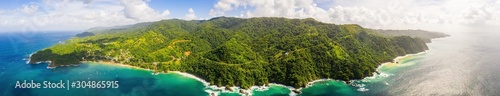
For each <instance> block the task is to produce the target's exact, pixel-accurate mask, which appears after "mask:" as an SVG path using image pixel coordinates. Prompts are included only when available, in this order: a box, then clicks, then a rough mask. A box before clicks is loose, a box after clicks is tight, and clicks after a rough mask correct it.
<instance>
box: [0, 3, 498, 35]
mask: <svg viewBox="0 0 500 96" xmlns="http://www.w3.org/2000/svg"><path fill="white" fill-rule="evenodd" d="M218 16H227V17H239V18H252V17H286V18H314V19H316V20H318V21H321V22H325V23H334V24H353V23H354V24H359V25H361V26H363V27H367V28H374V29H428V30H438V29H443V28H442V27H443V26H459V27H462V26H468V27H477V26H493V27H495V26H500V0H4V1H0V32H14V31H67V30H68V31H69V30H71V31H83V30H86V29H89V28H92V27H103V26H116V25H128V24H135V23H140V22H152V21H159V20H164V19H172V18H178V19H185V20H206V19H210V18H213V17H218ZM456 28H458V27H456Z"/></svg>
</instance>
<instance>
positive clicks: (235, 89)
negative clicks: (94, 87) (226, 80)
mask: <svg viewBox="0 0 500 96" xmlns="http://www.w3.org/2000/svg"><path fill="white" fill-rule="evenodd" d="M425 53H427V50H425V51H423V52H419V53H415V54H406V55H404V56H398V57H396V58H394V59H393V61H391V62H385V63H382V64H380V65H379V66H378V67H377V68H376V72H374V75H372V76H369V77H364V78H363V79H367V78H375V77H376V76H378V75H387V74H383V73H381V72H380V68H382V67H384V66H387V65H388V64H390V63H394V62H398V61H399V60H400V59H402V58H406V57H409V56H414V55H420V54H425ZM30 58H31V56H30ZM27 61H30V59H28V60H27ZM46 62H47V61H46ZM83 63H88V64H105V65H111V66H119V67H126V68H132V69H138V70H145V71H153V70H151V69H146V68H141V67H137V66H132V65H127V64H122V63H114V62H103V61H101V62H95V61H80V64H83ZM67 66H78V64H70V65H60V66H54V67H50V63H49V65H48V67H47V68H48V69H54V68H57V67H67ZM378 73H380V74H378ZM157 74H178V75H181V76H183V77H187V78H191V79H195V80H197V81H199V82H201V83H202V84H203V85H204V86H205V92H207V93H208V95H210V96H218V95H220V93H221V92H224V93H238V94H240V95H252V93H253V91H254V90H257V91H265V90H268V89H269V87H270V86H281V87H285V88H287V89H288V90H290V93H289V95H290V96H295V95H298V94H301V93H302V92H301V90H302V89H305V88H309V87H311V86H313V85H314V84H315V83H317V82H323V81H330V80H334V81H340V82H343V83H345V84H347V82H346V81H341V80H336V79H330V78H324V79H318V80H313V81H311V82H308V83H307V85H306V87H299V88H298V89H296V88H294V87H292V86H286V85H283V84H277V83H269V84H268V86H266V85H262V86H256V85H254V86H251V87H250V88H249V89H241V87H239V86H232V87H229V88H226V87H225V86H222V87H217V86H216V85H210V83H209V82H208V81H206V80H204V79H202V78H199V77H196V76H195V75H193V74H189V73H186V72H181V71H168V72H163V71H162V72H158V73H156V72H153V73H152V75H157ZM363 79H359V80H363ZM359 80H350V82H355V81H359ZM348 85H350V86H354V87H360V88H364V87H363V86H357V85H353V84H348ZM227 89H230V90H227ZM358 91H359V89H358ZM361 91H368V89H363V90H361Z"/></svg>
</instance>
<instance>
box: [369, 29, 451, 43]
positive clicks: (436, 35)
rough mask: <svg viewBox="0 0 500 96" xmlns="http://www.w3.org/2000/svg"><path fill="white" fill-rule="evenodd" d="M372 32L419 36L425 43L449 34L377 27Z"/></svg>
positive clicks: (385, 34) (392, 35) (387, 34)
mask: <svg viewBox="0 0 500 96" xmlns="http://www.w3.org/2000/svg"><path fill="white" fill-rule="evenodd" d="M374 32H376V33H378V34H381V35H383V36H388V37H394V36H410V37H414V38H420V39H422V40H424V41H425V42H426V43H430V42H431V39H434V38H442V37H448V36H450V35H447V34H443V33H439V32H430V31H425V30H381V29H377V30H374Z"/></svg>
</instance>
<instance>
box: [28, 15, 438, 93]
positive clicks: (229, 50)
mask: <svg viewBox="0 0 500 96" xmlns="http://www.w3.org/2000/svg"><path fill="white" fill-rule="evenodd" d="M100 29H102V30H97V29H94V30H90V31H89V32H85V33H83V34H80V35H79V36H75V37H73V38H71V39H69V40H66V41H65V42H66V43H64V44H56V45H54V46H52V47H49V48H46V49H43V50H40V51H38V52H36V53H34V54H33V55H32V56H31V58H30V59H31V60H30V62H29V63H30V64H35V63H37V62H45V61H50V63H51V64H50V65H49V67H56V66H66V65H73V64H79V63H80V62H81V61H96V62H97V61H104V62H115V63H121V64H126V65H131V66H137V67H141V68H146V69H154V70H156V71H158V72H168V71H181V72H186V73H190V74H193V75H195V76H197V77H200V78H203V79H205V80H206V81H208V82H209V83H210V84H213V85H217V86H241V87H242V88H249V87H250V86H253V85H263V84H268V83H279V84H284V85H288V86H293V87H296V88H298V87H304V86H306V85H307V83H308V82H310V81H313V80H317V79H322V78H330V79H337V80H344V81H349V80H354V79H361V78H364V77H367V76H372V74H373V73H374V72H376V70H375V69H376V68H377V66H379V65H380V64H381V63H383V62H390V61H391V60H393V59H394V58H395V57H397V56H402V55H405V54H412V53H418V52H422V51H424V50H427V49H428V48H427V45H426V44H425V42H424V41H423V40H422V39H419V38H418V36H417V37H410V36H401V35H397V36H385V35H380V33H377V32H378V30H372V29H366V28H363V27H361V26H359V25H356V24H346V25H337V24H329V23H322V22H319V21H316V20H314V19H311V18H307V19H287V18H277V17H260V18H248V19H242V18H232V17H217V18H212V19H210V20H191V21H186V20H179V19H169V20H162V21H157V22H148V23H140V24H136V25H127V26H121V27H114V28H100ZM391 32H392V31H391ZM437 37H440V36H437ZM437 37H436V38H437ZM441 37H442V36H441Z"/></svg>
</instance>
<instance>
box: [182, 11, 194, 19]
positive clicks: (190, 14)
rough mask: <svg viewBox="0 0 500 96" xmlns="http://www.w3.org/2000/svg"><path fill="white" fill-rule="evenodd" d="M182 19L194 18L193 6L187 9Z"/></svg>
mask: <svg viewBox="0 0 500 96" xmlns="http://www.w3.org/2000/svg"><path fill="white" fill-rule="evenodd" d="M184 19H186V20H193V19H196V14H195V12H194V10H193V8H189V9H188V13H187V14H186V15H185V16H184Z"/></svg>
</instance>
